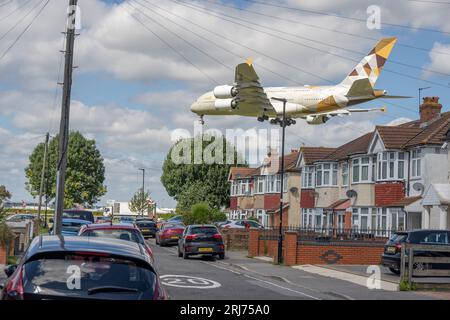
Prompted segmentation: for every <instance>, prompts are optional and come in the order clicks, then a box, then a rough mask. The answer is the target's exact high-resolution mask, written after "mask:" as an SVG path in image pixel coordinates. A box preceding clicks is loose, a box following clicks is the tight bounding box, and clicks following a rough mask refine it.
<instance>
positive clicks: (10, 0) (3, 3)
mask: <svg viewBox="0 0 450 320" xmlns="http://www.w3.org/2000/svg"><path fill="white" fill-rule="evenodd" d="M13 1H14V0H8V1H5V2H2V3H0V7H4V6H6V5H7V4H10V3H11V2H13Z"/></svg>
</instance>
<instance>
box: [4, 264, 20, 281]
mask: <svg viewBox="0 0 450 320" xmlns="http://www.w3.org/2000/svg"><path fill="white" fill-rule="evenodd" d="M16 269H17V265H16V264H13V265H9V266H7V267H6V268H5V270H4V271H5V274H6V275H7V276H8V278H9V277H11V276H12V274H13V273H14V271H16Z"/></svg>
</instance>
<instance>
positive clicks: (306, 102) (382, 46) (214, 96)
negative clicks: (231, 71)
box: [191, 38, 409, 124]
mask: <svg viewBox="0 0 450 320" xmlns="http://www.w3.org/2000/svg"><path fill="white" fill-rule="evenodd" d="M396 41H397V39H396V38H385V39H382V40H380V41H379V42H378V43H377V45H376V46H375V47H374V48H373V49H372V50H371V51H370V53H369V54H368V55H367V56H365V57H364V58H363V59H362V60H361V62H360V63H358V65H357V66H356V67H355V68H354V69H353V71H352V72H351V73H350V74H349V75H348V76H347V77H346V78H345V79H344V80H343V81H342V82H341V83H339V84H337V85H334V86H309V85H305V86H303V87H267V88H263V87H262V86H261V84H260V82H259V77H258V75H257V74H256V72H255V69H254V68H253V65H252V61H251V60H248V61H247V62H246V63H242V64H239V65H238V66H237V67H236V73H235V82H234V84H233V85H222V86H217V87H215V88H214V90H213V91H210V92H208V93H205V94H204V95H202V96H201V97H199V98H198V100H197V101H196V102H194V103H193V104H192V106H191V111H192V112H194V113H196V114H197V115H199V116H200V118H201V122H202V123H203V117H204V116H205V115H239V116H247V117H255V118H257V119H258V121H261V122H263V121H265V120H270V122H271V123H272V124H277V123H280V122H281V118H282V114H283V102H282V101H280V100H277V99H280V98H281V99H286V101H287V103H286V118H287V119H288V124H295V120H294V119H295V118H302V119H305V120H306V122H307V123H309V124H322V123H325V122H327V121H328V120H329V119H331V118H332V117H334V116H344V115H350V114H351V113H353V112H371V111H381V112H385V108H384V107H383V108H375V109H349V108H348V107H350V106H354V105H357V104H360V103H364V102H367V101H370V100H374V99H378V98H409V97H403V96H390V95H388V94H387V92H386V90H380V89H375V87H374V86H375V83H376V81H377V79H378V76H379V75H380V73H381V70H382V69H383V66H384V64H385V62H386V60H387V59H388V57H389V55H390V53H391V51H392V48H393V47H394V45H395V43H396Z"/></svg>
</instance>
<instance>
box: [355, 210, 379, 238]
mask: <svg viewBox="0 0 450 320" xmlns="http://www.w3.org/2000/svg"><path fill="white" fill-rule="evenodd" d="M375 226H376V211H375V210H374V209H372V208H367V207H366V208H353V210H352V228H354V229H358V230H360V231H362V232H369V231H371V230H372V229H374V228H375Z"/></svg>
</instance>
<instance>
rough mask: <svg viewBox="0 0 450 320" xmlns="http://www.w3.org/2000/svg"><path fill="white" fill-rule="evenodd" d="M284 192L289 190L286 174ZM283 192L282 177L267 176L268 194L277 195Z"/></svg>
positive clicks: (278, 175) (277, 175)
mask: <svg viewBox="0 0 450 320" xmlns="http://www.w3.org/2000/svg"><path fill="white" fill-rule="evenodd" d="M283 179H284V180H283V191H284V192H286V189H287V174H284V178H283ZM280 191H281V175H280V174H276V175H270V176H267V192H268V193H276V192H280Z"/></svg>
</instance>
